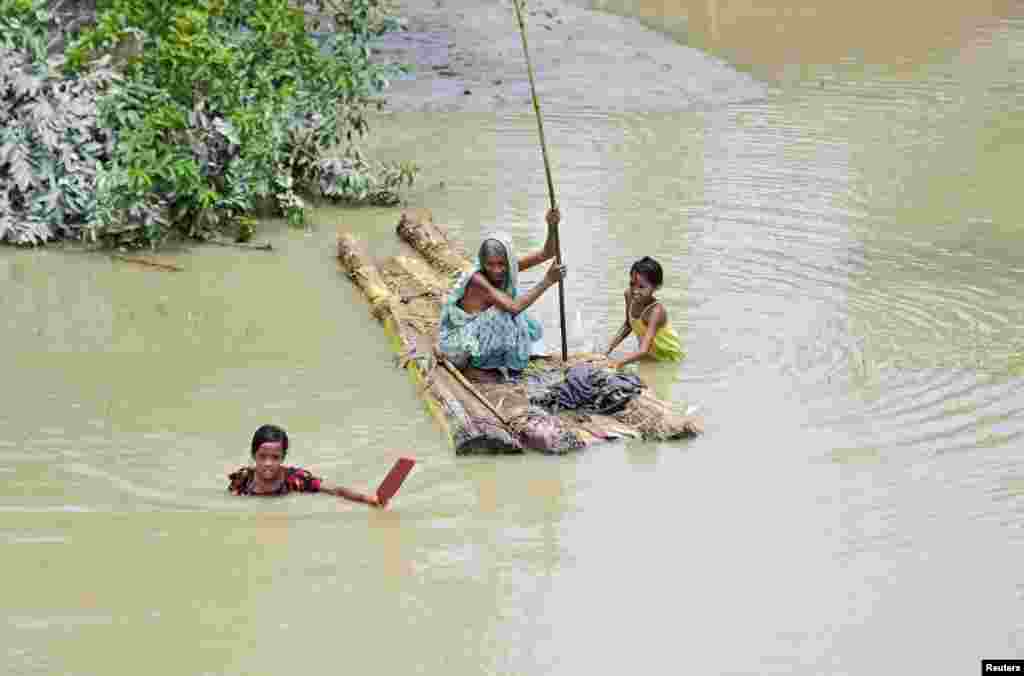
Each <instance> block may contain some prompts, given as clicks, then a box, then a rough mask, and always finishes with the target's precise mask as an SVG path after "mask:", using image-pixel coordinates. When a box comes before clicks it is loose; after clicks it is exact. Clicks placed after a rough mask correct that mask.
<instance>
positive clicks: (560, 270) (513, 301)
mask: <svg viewBox="0 0 1024 676" xmlns="http://www.w3.org/2000/svg"><path fill="white" fill-rule="evenodd" d="M564 277H565V266H564V265H562V266H558V265H552V266H551V267H550V268H549V269H548V271H547V273H546V274H545V275H544V279H542V280H541V281H540V282H538V283H537V285H536V286H534V287H533V288H532V289H530V290H529V291H527V292H526V293H524V294H523V295H522V296H519V297H518V298H513V297H512V296H510V295H508V294H507V293H505V292H504V291H502V290H500V289H496V288H494V286H493V285H492V284H491V283H490V282H489V281H487V277H485V276H484V275H483V274H481V273H479V272H477V273H475V274H474V275H473V277H472V279H470V280H469V283H470V284H472V285H474V286H476V287H477V288H479V289H480V290H481V291H482V292H483V293H484V295H485V296H486V298H487V301H488V302H489V303H490V304H491V305H497V306H498V307H499V308H501V309H502V310H504V311H505V312H508V313H509V314H511V315H512V316H515V315H518V314H519V313H520V312H522V311H523V310H525V309H526V308H528V307H530V306H531V305H533V304H534V303H535V302H536V301H537V299H538V298H540V297H541V294H543V293H544V292H545V291H547V290H548V289H549V288H551V287H552V286H553V285H554V284H555V283H557V282H558V280H559V279H562V278H564Z"/></svg>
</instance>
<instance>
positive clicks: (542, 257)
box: [519, 209, 562, 271]
mask: <svg viewBox="0 0 1024 676" xmlns="http://www.w3.org/2000/svg"><path fill="white" fill-rule="evenodd" d="M561 218H562V216H561V213H560V212H559V211H558V209H549V210H548V214H547V222H548V238H547V240H546V241H545V242H544V248H543V249H541V250H539V251H534V252H533V253H529V254H526V255H525V256H523V257H522V258H520V259H519V270H520V271H522V270H529V269H530V268H532V267H534V266H535V265H540V264H541V263H543V262H544V261H546V260H550V259H552V258H554V257H555V228H557V227H558V223H559V221H560V220H561Z"/></svg>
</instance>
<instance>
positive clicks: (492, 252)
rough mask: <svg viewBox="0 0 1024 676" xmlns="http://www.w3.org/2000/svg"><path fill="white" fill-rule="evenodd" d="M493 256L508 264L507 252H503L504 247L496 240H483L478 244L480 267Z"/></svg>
mask: <svg viewBox="0 0 1024 676" xmlns="http://www.w3.org/2000/svg"><path fill="white" fill-rule="evenodd" d="M495 256H497V257H499V258H501V259H503V260H504V261H505V262H506V263H507V262H508V252H507V251H505V245H504V244H502V243H501V242H499V241H498V240H496V239H485V240H484V241H483V242H482V243H481V244H480V266H481V267H483V265H484V261H486V260H487V259H488V258H494V257H495Z"/></svg>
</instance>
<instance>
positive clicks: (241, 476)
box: [228, 425, 385, 507]
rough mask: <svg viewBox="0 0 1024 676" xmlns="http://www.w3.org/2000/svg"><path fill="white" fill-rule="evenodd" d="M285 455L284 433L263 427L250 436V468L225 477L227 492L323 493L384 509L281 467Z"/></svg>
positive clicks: (370, 500)
mask: <svg viewBox="0 0 1024 676" xmlns="http://www.w3.org/2000/svg"><path fill="white" fill-rule="evenodd" d="M287 454H288V433H287V432H285V431H284V430H283V429H281V428H280V427H278V426H277V425H264V426H263V427H261V428H259V429H258V430H256V434H254V435H253V437H252V459H253V460H254V461H255V463H256V464H255V466H254V467H243V468H241V469H239V470H237V471H235V472H232V473H231V474H230V475H228V479H230V480H231V483H230V485H229V486H228V491H229V492H231V493H234V494H235V495H287V494H288V493H327V494H329V495H336V496H338V497H339V498H345V499H346V500H352V501H353V502H362V503H365V504H367V505H373V506H374V507H384V506H385V505H384V504H381V502H380V501H379V500H378V499H377V496H376V495H364V494H363V493H360V492H358V491H353V490H351V489H348V488H343V487H341V486H329V485H327V484H325V483H324V482H323V481H322V480H321V479H319V478H317V477H315V476H313V475H312V474H311V473H310V472H309V471H307V470H304V469H302V468H300V467H289V466H286V465H283V464H282V463H283V462H284V458H285V456H286V455H287Z"/></svg>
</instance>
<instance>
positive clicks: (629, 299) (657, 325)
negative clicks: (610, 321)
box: [605, 256, 685, 369]
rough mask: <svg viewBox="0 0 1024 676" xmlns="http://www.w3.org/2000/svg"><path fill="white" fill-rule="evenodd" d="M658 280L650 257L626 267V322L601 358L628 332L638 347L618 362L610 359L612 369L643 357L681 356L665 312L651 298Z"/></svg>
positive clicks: (671, 358) (673, 358)
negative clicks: (637, 342)
mask: <svg viewBox="0 0 1024 676" xmlns="http://www.w3.org/2000/svg"><path fill="white" fill-rule="evenodd" d="M662 281H663V274H662V270H661V265H660V264H659V263H658V261H656V260H654V259H653V258H651V257H650V256H644V257H643V258H641V259H640V260H638V261H637V262H636V263H633V267H631V268H630V270H629V288H628V289H627V290H626V292H625V299H626V321H625V322H624V323H623V324H622V327H621V328H620V329H619V332H618V333H616V334H615V337H614V338H613V339H612V342H611V345H609V346H608V349H607V350H606V351H605V355H606V356H611V353H612V351H613V350H614V349H615V348H616V347H617V346H618V345H619V343H621V342H622V341H623V340H625V339H626V337H627V336H629V334H630V333H633V334H634V335H636V337H637V340H639V341H640V348H639V349H638V350H637V351H636V352H631V353H629V354H627V355H626V356H625V357H622V358H621V359H616V360H613V361H612V362H611V367H612V368H616V369H618V368H622V367H623V366H625V365H626V364H630V363H632V362H635V361H637V360H639V359H643V358H645V357H647V358H650V359H654V360H656V361H673V362H678V361H682V359H683V357H684V356H685V353H684V352H683V348H682V346H681V344H680V341H679V334H677V333H676V331H675V329H673V328H672V325H671V324H669V321H668V311H666V310H665V307H664V306H663V305H662V304H661V301H659V300H658V299H657V298H655V297H654V293H655V291H657V290H658V289H659V288H661V283H662Z"/></svg>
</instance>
